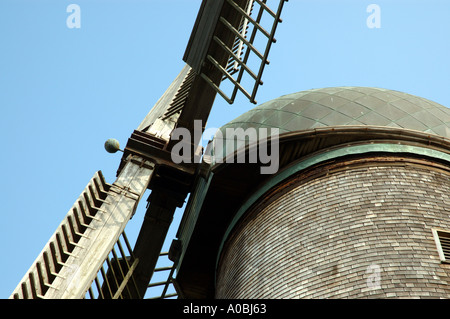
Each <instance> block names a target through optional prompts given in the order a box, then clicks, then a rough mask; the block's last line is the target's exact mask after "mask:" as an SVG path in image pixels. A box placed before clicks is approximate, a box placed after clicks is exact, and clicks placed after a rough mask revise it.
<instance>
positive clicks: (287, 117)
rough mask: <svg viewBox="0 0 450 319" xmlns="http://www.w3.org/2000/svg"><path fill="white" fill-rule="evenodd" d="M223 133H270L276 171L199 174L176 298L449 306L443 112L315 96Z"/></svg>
mask: <svg viewBox="0 0 450 319" xmlns="http://www.w3.org/2000/svg"><path fill="white" fill-rule="evenodd" d="M233 127H234V128H237V127H242V128H248V127H255V128H274V127H275V128H278V129H279V133H280V135H279V170H278V172H277V173H276V174H271V175H262V174H260V171H259V166H260V165H259V164H258V163H253V164H251V163H250V164H249V163H247V164H245V163H241V164H238V163H226V162H223V163H217V164H214V163H213V164H212V165H207V164H206V163H204V170H203V173H202V174H200V176H199V178H198V180H197V182H196V186H195V190H194V192H193V193H192V194H191V197H190V200H189V202H188V206H187V209H186V212H185V214H184V216H183V220H182V222H181V225H180V228H179V231H178V240H179V243H180V245H179V246H178V247H181V248H180V249H181V253H180V261H179V263H178V268H177V278H176V281H177V284H178V286H179V291H180V292H181V293H182V295H183V296H184V297H187V298H204V297H215V298H391V297H392V298H448V297H450V279H449V276H450V264H447V262H449V260H450V218H449V217H450V216H449V212H450V197H449V196H450V154H449V153H450V140H449V138H450V110H449V109H448V108H446V107H444V106H442V105H439V104H437V103H435V102H432V101H429V100H426V99H423V98H420V97H417V96H413V95H410V94H406V93H402V92H398V91H392V90H386V89H379V88H362V87H338V88H325V89H314V90H309V91H304V92H299V93H294V94H290V95H285V96H282V97H280V98H278V99H275V100H272V101H269V102H267V103H264V104H262V105H260V106H258V107H256V108H254V109H253V110H251V111H249V112H247V113H245V114H243V115H242V116H240V117H238V118H237V119H235V120H233V121H232V122H230V123H228V124H227V125H225V126H224V127H223V128H222V131H224V129H226V128H233ZM234 151H236V149H234V150H231V151H230V150H228V151H227V153H228V154H230V153H232V152H234Z"/></svg>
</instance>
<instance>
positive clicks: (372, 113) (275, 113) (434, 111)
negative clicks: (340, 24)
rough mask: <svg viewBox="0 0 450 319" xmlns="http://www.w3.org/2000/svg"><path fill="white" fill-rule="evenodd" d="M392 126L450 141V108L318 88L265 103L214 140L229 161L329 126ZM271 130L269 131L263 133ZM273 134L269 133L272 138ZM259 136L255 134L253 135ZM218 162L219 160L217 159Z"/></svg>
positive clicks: (374, 92) (393, 94)
mask: <svg viewBox="0 0 450 319" xmlns="http://www.w3.org/2000/svg"><path fill="white" fill-rule="evenodd" d="M345 126H348V127H358V126H375V127H392V128H396V129H402V128H403V129H408V130H414V131H419V132H424V133H427V134H430V135H437V136H440V137H444V138H448V139H450V109H449V108H447V107H445V106H442V105H440V104H438V103H436V102H433V101H430V100H427V99H424V98H421V97H418V96H414V95H411V94H407V93H403V92H399V91H393V90H387V89H381V88H371V87H332V88H322V89H312V90H307V91H302V92H298V93H293V94H288V95H284V96H281V97H279V98H277V99H274V100H271V101H268V102H266V103H263V104H261V105H259V106H257V107H255V108H254V109H252V110H250V111H248V112H246V113H244V114H243V115H241V116H239V117H237V118H236V119H234V120H232V121H231V122H229V123H227V124H225V125H224V126H222V127H221V128H220V130H219V131H218V134H216V135H215V137H214V147H213V148H214V151H213V152H212V153H213V154H214V155H215V159H218V158H225V156H228V155H229V154H232V153H233V152H234V151H236V150H238V149H241V148H242V147H244V146H246V145H249V140H250V138H249V136H250V134H236V132H237V131H238V129H239V130H241V132H242V130H244V131H245V132H246V133H251V132H250V131H251V130H253V131H254V132H255V133H253V134H256V135H257V137H256V138H257V139H260V138H261V134H262V133H261V132H264V135H263V136H262V138H264V137H265V136H267V135H269V136H270V135H273V134H276V132H275V133H274V131H273V130H272V129H273V128H277V129H278V130H279V131H278V134H280V136H281V135H282V134H283V133H289V132H301V131H308V130H314V129H319V128H327V127H345ZM260 129H265V130H260ZM266 134H267V135H266ZM253 136H255V135H253ZM213 162H214V161H213Z"/></svg>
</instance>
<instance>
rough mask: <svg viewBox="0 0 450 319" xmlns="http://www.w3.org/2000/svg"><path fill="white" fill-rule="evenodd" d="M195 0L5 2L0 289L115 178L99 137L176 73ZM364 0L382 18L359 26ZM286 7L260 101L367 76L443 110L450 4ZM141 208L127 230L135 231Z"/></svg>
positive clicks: (225, 113)
mask: <svg viewBox="0 0 450 319" xmlns="http://www.w3.org/2000/svg"><path fill="white" fill-rule="evenodd" d="M269 2H270V1H269ZM71 3H75V4H77V5H79V6H80V8H81V28H79V29H78V28H74V29H70V28H68V27H67V25H66V19H67V17H68V16H69V14H70V13H67V12H66V8H67V6H68V5H69V4H71ZM200 3H201V0H109V1H108V0H71V1H66V0H40V1H36V0H0V107H1V111H2V114H1V116H0V134H1V135H0V136H1V138H2V139H1V146H2V151H1V157H0V167H1V168H2V174H1V192H0V200H1V209H0V214H1V222H0V249H1V252H2V254H1V263H0V276H1V278H0V298H8V297H9V296H10V294H11V292H12V291H13V290H14V288H15V287H16V286H17V284H18V283H19V281H20V280H21V278H22V277H23V275H24V274H25V273H26V271H27V270H28V268H29V267H30V266H31V264H32V263H33V261H34V260H35V258H36V257H37V255H38V254H39V253H40V251H41V249H42V248H43V247H44V245H45V244H46V243H47V241H48V239H49V238H50V236H51V235H52V234H53V232H54V230H55V229H56V227H57V226H58V225H59V223H60V222H61V220H62V219H63V218H64V216H65V214H66V213H67V211H68V210H69V209H70V208H71V206H72V205H73V203H74V202H75V200H76V199H77V198H78V196H79V194H80V193H81V191H82V190H83V188H84V187H85V186H86V184H87V183H88V181H89V179H90V178H91V177H92V175H93V174H94V173H95V172H96V171H97V170H102V171H103V173H104V175H105V177H106V179H107V181H108V182H110V183H112V182H113V181H114V180H115V173H116V170H117V167H118V165H119V161H120V156H121V155H120V154H119V153H117V154H109V153H107V152H106V151H105V150H104V148H103V144H104V141H105V140H106V139H108V138H110V137H114V138H116V139H118V140H119V141H120V142H121V144H122V145H125V144H126V141H127V139H128V138H129V136H130V135H131V133H132V132H133V130H134V129H135V128H136V127H137V126H138V125H139V123H140V122H141V120H142V119H143V117H144V116H145V115H146V114H147V113H148V111H149V110H150V108H151V107H152V106H153V104H154V103H155V102H156V101H157V99H158V98H159V97H160V96H161V95H162V94H163V92H164V91H165V89H166V88H167V87H168V85H169V84H170V83H171V82H172V80H173V79H174V78H175V76H176V75H177V74H178V72H179V71H180V70H181V68H182V67H183V65H184V62H183V61H182V56H183V53H184V50H185V48H186V44H187V41H188V39H189V35H190V33H191V30H192V26H193V24H194V21H195V18H196V15H197V12H198V9H199V6H200ZM371 3H374V4H377V5H378V6H379V7H380V9H381V15H380V18H381V28H368V26H367V24H366V19H367V17H368V16H369V15H370V13H367V12H366V8H367V6H368V5H370V4H371ZM282 17H283V20H284V22H283V23H282V24H281V25H279V27H278V30H277V35H276V38H277V40H278V41H277V43H276V44H275V45H274V46H273V47H272V50H271V53H270V56H269V60H270V61H271V63H270V65H269V66H268V67H267V68H266V71H265V73H264V76H263V81H264V85H263V86H262V87H261V88H260V90H259V92H258V95H257V98H256V99H257V101H258V104H260V103H262V102H265V101H267V100H270V99H273V98H277V97H279V96H281V95H284V94H288V93H293V92H298V91H302V90H307V89H311V88H321V87H331V86H374V87H382V88H387V89H393V90H399V91H404V92H407V93H411V94H414V95H418V96H421V97H424V98H428V99H431V100H433V101H435V102H438V103H441V104H443V105H445V106H450V95H449V94H448V91H449V87H450V61H449V57H450V38H449V34H450V19H448V18H449V17H450V2H448V1H447V0H441V1H437V0H421V1H404V0H390V1H377V0H371V1H363V0H347V1H331V0H330V1H318V0H291V1H289V2H287V3H286V4H285V8H284V12H283V15H282ZM253 107H254V105H253V104H251V103H249V102H248V101H247V100H246V98H245V97H243V96H242V95H240V96H239V97H238V99H237V100H236V102H235V104H233V105H231V106H230V105H228V104H227V103H226V102H225V101H224V100H223V99H222V98H221V97H220V96H218V97H217V98H216V103H215V105H214V107H213V111H212V113H211V116H210V119H209V123H208V124H209V125H208V126H209V127H219V126H221V125H223V124H225V123H227V122H228V121H230V120H232V119H233V118H235V117H237V116H238V115H240V114H242V113H244V112H245V111H247V110H249V109H251V108H253ZM145 199H146V197H144V203H143V204H145ZM144 207H145V206H144V205H141V206H140V207H139V209H138V212H137V213H136V215H135V216H134V218H133V219H132V220H131V222H130V223H129V225H128V226H127V228H126V232H127V234H128V236H129V238H130V240H132V241H134V239H135V237H136V234H137V230H138V229H139V226H140V223H141V222H142V218H143V213H144ZM177 216H178V217H179V216H180V212H178V213H177ZM175 230H176V227H175ZM171 236H174V232H173V231H172V232H171ZM169 242H170V241H169Z"/></svg>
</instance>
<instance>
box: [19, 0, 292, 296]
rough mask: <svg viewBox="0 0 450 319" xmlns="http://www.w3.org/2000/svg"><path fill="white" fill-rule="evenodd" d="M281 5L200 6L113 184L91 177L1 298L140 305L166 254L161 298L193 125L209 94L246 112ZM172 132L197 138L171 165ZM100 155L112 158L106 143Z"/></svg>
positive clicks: (190, 161) (194, 147) (192, 173)
mask: <svg viewBox="0 0 450 319" xmlns="http://www.w3.org/2000/svg"><path fill="white" fill-rule="evenodd" d="M286 1H287V0H274V1H272V2H271V1H267V0H203V1H202V3H201V6H200V10H199V13H198V16H197V19H196V21H195V24H194V27H193V31H192V34H191V37H190V39H189V42H188V45H187V48H186V51H185V54H184V56H183V61H184V62H186V65H185V66H184V67H183V69H182V70H181V72H180V73H179V75H178V76H177V77H176V78H175V79H174V81H173V82H172V84H171V85H170V86H169V87H168V89H167V90H166V92H165V93H164V94H163V95H162V96H161V98H160V99H159V100H158V101H157V102H156V104H155V105H154V107H153V108H152V109H151V110H150V112H149V113H148V114H147V116H146V117H145V118H144V119H143V121H142V122H141V124H140V125H139V126H138V127H137V128H136V129H135V130H134V131H133V132H132V134H131V136H130V138H129V139H128V142H127V143H126V146H125V148H124V149H123V156H122V159H121V161H120V164H119V168H118V170H117V179H116V180H115V181H114V182H113V183H112V184H109V183H107V182H106V181H105V179H104V177H103V175H102V173H101V171H98V172H96V173H95V174H94V176H93V177H92V179H91V180H90V181H89V183H88V184H87V186H86V188H85V189H84V190H83V192H82V193H81V195H80V197H79V198H78V199H77V200H76V202H75V204H74V205H73V206H72V208H71V209H70V210H69V212H68V213H67V215H66V216H65V218H64V219H63V221H62V222H61V223H60V225H59V226H58V228H57V229H56V231H55V232H54V234H53V235H52V237H51V238H50V239H49V241H48V242H47V244H46V245H45V247H44V248H43V250H42V251H41V253H40V254H39V255H38V257H37V258H36V260H35V262H34V263H33V264H32V266H31V267H30V269H29V270H28V272H27V273H26V274H25V275H24V277H23V279H22V280H21V282H20V283H19V284H18V286H17V288H16V289H15V290H14V291H13V293H12V295H11V297H10V298H15V299H29V298H49V299H66V298H105V299H110V298H112V299H116V298H143V297H144V295H145V293H146V291H147V289H148V287H149V286H152V285H153V284H150V281H151V279H152V276H153V273H154V272H155V271H158V270H161V269H157V268H156V265H157V261H158V258H160V256H161V255H168V257H169V259H170V260H171V261H172V262H173V263H174V264H175V265H174V266H172V267H169V268H167V269H163V270H168V271H169V272H170V274H169V275H168V279H167V281H165V282H162V283H157V284H161V285H163V286H164V287H165V288H164V291H163V295H162V297H164V296H165V294H166V291H167V287H168V285H169V284H170V283H171V282H173V280H172V276H173V273H174V269H175V266H176V263H177V260H178V258H179V250H180V249H179V245H180V241H179V240H178V239H174V241H173V242H172V247H171V249H170V252H169V253H162V252H161V249H162V246H163V243H164V241H165V240H166V237H167V232H168V229H169V226H170V224H171V222H172V219H173V214H174V212H175V209H177V208H179V207H182V205H183V203H184V200H185V198H186V197H187V195H188V194H189V193H190V191H191V190H192V188H193V185H194V184H195V181H196V177H197V176H198V175H199V174H202V166H201V165H200V164H198V161H196V159H197V158H198V157H199V156H200V152H201V148H199V142H200V140H199V138H200V137H199V136H198V134H195V133H196V132H194V131H195V129H196V127H195V123H196V121H197V123H202V127H201V130H202V131H203V130H204V128H205V123H206V121H207V119H208V116H209V113H210V111H211V108H212V105H213V102H214V99H215V97H216V95H217V94H219V95H220V96H221V97H222V98H224V99H225V100H226V101H227V102H228V103H230V104H232V103H233V102H234V100H235V98H236V95H237V93H238V92H240V93H242V94H244V95H245V96H246V97H247V98H248V99H249V100H250V102H252V103H256V101H255V97H256V93H257V90H258V88H259V86H260V85H261V84H262V81H261V78H262V74H263V71H264V68H265V66H266V65H267V64H269V61H268V54H269V51H270V47H271V45H272V43H274V42H275V38H274V35H275V31H276V28H277V25H278V23H280V22H281V19H280V14H281V11H282V8H283V5H284V2H286ZM263 19H264V21H266V20H268V21H270V23H269V24H268V26H269V27H267V26H265V25H263V23H262V21H263ZM261 39H262V40H261ZM247 79H249V80H247ZM248 83H250V85H249V87H247V84H248ZM224 85H225V86H226V85H228V87H229V88H230V92H226V91H225V90H223V89H221V88H220V87H221V86H222V87H223V86H224ZM180 128H182V129H184V130H187V132H189V133H190V134H191V136H194V137H197V138H194V140H192V141H188V142H187V141H181V142H183V143H187V145H186V148H185V149H189V150H190V152H185V153H183V159H184V160H183V161H182V162H181V163H174V161H173V160H172V156H171V154H172V150H173V148H174V147H175V146H176V145H177V144H178V143H181V142H180V141H178V140H177V139H174V138H173V135H172V133H173V132H174V130H176V129H180ZM105 148H106V149H107V150H108V151H109V152H115V151H117V150H119V146H118V145H117V144H116V143H115V141H113V140H109V141H107V143H106V144H105ZM147 189H150V190H151V194H150V196H149V198H148V205H147V210H146V213H145V217H144V221H143V223H142V226H141V229H140V232H139V235H138V238H137V241H136V244H135V246H134V247H131V245H130V243H129V242H128V239H127V237H126V235H125V227H126V225H127V223H128V221H129V220H130V218H131V217H132V216H133V214H134V212H135V210H136V208H137V205H138V203H139V201H140V200H141V199H142V197H143V194H144V192H145V191H146V190H147Z"/></svg>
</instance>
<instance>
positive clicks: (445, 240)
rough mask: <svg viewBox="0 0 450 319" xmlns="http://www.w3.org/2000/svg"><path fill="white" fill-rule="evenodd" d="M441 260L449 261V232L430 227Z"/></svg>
mask: <svg viewBox="0 0 450 319" xmlns="http://www.w3.org/2000/svg"><path fill="white" fill-rule="evenodd" d="M432 232H433V237H434V241H435V243H436V247H437V250H438V253H439V258H440V259H441V262H444V263H450V232H449V231H443V230H440V229H432Z"/></svg>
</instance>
